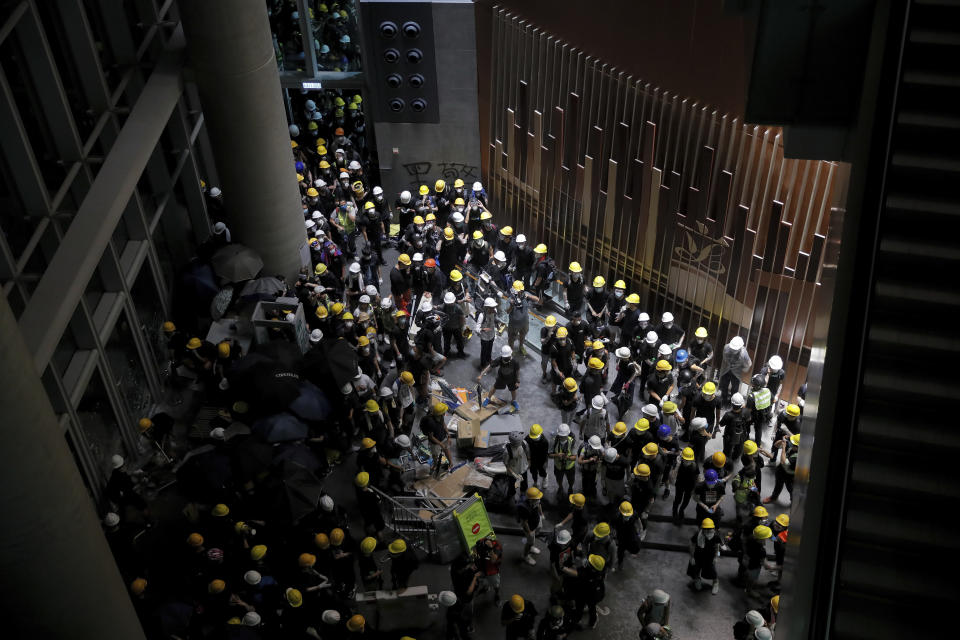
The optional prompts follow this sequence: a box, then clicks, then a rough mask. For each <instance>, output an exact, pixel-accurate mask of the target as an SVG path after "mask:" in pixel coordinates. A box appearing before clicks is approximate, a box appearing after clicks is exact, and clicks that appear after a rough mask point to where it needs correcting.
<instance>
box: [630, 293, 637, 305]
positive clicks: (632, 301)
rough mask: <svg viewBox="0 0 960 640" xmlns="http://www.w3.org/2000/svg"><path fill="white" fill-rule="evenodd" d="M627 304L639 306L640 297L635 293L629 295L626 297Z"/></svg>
mask: <svg viewBox="0 0 960 640" xmlns="http://www.w3.org/2000/svg"><path fill="white" fill-rule="evenodd" d="M627 303H629V304H640V296H638V295H637V294H635V293H631V294H630V295H628V296H627Z"/></svg>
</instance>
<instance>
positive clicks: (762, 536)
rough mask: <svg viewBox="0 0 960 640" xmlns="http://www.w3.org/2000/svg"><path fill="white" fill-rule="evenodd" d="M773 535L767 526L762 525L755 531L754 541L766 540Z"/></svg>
mask: <svg viewBox="0 0 960 640" xmlns="http://www.w3.org/2000/svg"><path fill="white" fill-rule="evenodd" d="M772 535H773V531H771V530H770V527H767V526H765V525H762V524H761V525H760V526H758V527H755V528H754V529H753V539H754V540H766V539H768V538H770V537H771V536H772Z"/></svg>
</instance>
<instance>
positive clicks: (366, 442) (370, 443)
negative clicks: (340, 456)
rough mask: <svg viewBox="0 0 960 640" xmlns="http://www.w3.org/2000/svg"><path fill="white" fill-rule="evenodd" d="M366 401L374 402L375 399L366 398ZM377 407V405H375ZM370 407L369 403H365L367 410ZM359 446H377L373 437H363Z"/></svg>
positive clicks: (370, 447) (366, 447)
mask: <svg viewBox="0 0 960 640" xmlns="http://www.w3.org/2000/svg"><path fill="white" fill-rule="evenodd" d="M367 402H376V400H367ZM377 408H378V409H379V407H377ZM369 409H370V405H367V410H369ZM360 446H361V447H362V448H364V449H372V448H373V447H375V446H377V441H376V440H374V439H373V438H364V439H363V440H361V441H360Z"/></svg>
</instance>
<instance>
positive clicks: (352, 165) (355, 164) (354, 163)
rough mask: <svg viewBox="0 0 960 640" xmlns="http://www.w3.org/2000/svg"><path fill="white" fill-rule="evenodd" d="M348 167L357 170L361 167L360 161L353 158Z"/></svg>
mask: <svg viewBox="0 0 960 640" xmlns="http://www.w3.org/2000/svg"><path fill="white" fill-rule="evenodd" d="M347 168H348V169H350V170H351V171H356V170H357V169H359V168H360V163H359V162H357V161H356V160H351V161H350V164H348V165H347Z"/></svg>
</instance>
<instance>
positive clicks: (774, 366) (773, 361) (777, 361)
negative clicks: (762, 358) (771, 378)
mask: <svg viewBox="0 0 960 640" xmlns="http://www.w3.org/2000/svg"><path fill="white" fill-rule="evenodd" d="M767 366H769V367H770V371H780V369H783V359H782V358H781V357H780V356H772V357H771V358H770V362H768V363H767Z"/></svg>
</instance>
